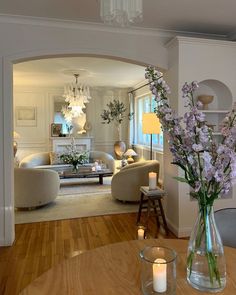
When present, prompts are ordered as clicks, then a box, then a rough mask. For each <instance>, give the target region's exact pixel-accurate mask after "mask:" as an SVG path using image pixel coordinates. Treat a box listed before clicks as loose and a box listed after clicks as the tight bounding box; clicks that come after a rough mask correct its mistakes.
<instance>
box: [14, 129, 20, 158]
mask: <svg viewBox="0 0 236 295" xmlns="http://www.w3.org/2000/svg"><path fill="white" fill-rule="evenodd" d="M19 138H20V134H19V133H17V132H16V131H14V132H13V139H14V140H13V152H14V157H15V156H16V152H17V142H16V139H19Z"/></svg>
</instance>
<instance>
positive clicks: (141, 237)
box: [137, 225, 146, 240]
mask: <svg viewBox="0 0 236 295" xmlns="http://www.w3.org/2000/svg"><path fill="white" fill-rule="evenodd" d="M145 231H146V228H145V226H143V225H139V226H138V232H137V233H138V240H144V239H145Z"/></svg>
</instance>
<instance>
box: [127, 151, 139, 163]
mask: <svg viewBox="0 0 236 295" xmlns="http://www.w3.org/2000/svg"><path fill="white" fill-rule="evenodd" d="M124 156H126V157H128V159H127V162H128V164H132V163H134V159H133V158H132V157H134V156H137V153H136V152H135V151H134V150H133V149H128V150H127V151H126V152H125V153H124Z"/></svg>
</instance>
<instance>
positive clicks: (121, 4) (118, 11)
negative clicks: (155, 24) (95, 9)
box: [100, 0, 143, 27]
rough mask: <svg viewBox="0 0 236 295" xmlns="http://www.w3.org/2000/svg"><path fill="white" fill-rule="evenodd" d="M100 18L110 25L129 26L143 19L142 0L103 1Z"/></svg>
mask: <svg viewBox="0 0 236 295" xmlns="http://www.w3.org/2000/svg"><path fill="white" fill-rule="evenodd" d="M100 16H101V19H102V20H103V21H104V23H106V24H109V25H119V26H122V27H124V26H128V25H129V24H130V23H137V22H141V21H142V19H143V2H142V0H101V6H100Z"/></svg>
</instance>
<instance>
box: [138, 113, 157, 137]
mask: <svg viewBox="0 0 236 295" xmlns="http://www.w3.org/2000/svg"><path fill="white" fill-rule="evenodd" d="M142 131H143V133H144V134H160V133H161V124H160V121H159V119H158V118H157V116H156V114H155V113H143V120H142Z"/></svg>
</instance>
